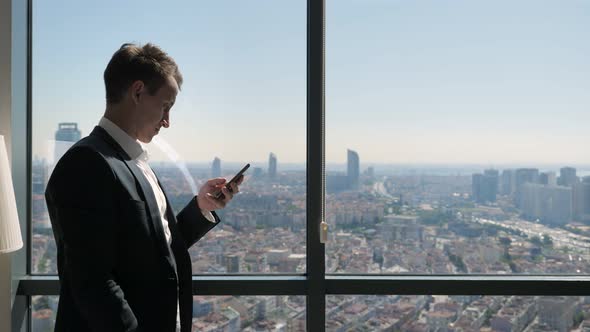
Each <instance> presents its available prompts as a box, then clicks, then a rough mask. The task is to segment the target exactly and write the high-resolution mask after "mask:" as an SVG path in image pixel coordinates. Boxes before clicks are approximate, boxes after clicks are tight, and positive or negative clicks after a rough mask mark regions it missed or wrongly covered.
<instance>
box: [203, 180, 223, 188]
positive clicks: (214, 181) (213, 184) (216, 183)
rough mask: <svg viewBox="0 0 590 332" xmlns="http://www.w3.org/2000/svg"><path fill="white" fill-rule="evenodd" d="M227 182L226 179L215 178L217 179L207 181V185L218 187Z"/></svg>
mask: <svg viewBox="0 0 590 332" xmlns="http://www.w3.org/2000/svg"><path fill="white" fill-rule="evenodd" d="M226 181H227V180H226V179H224V178H215V179H210V180H207V182H206V183H205V184H206V185H207V186H209V187H218V186H220V185H222V184H224V183H225V182H226Z"/></svg>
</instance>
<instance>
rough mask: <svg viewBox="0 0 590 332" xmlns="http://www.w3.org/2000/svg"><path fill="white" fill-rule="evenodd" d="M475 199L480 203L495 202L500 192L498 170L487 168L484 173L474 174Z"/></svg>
mask: <svg viewBox="0 0 590 332" xmlns="http://www.w3.org/2000/svg"><path fill="white" fill-rule="evenodd" d="M471 190H472V196H473V200H474V201H476V202H478V203H493V202H495V201H496V196H497V194H498V171H497V170H495V169H488V170H485V172H484V174H473V176H472V182H471Z"/></svg>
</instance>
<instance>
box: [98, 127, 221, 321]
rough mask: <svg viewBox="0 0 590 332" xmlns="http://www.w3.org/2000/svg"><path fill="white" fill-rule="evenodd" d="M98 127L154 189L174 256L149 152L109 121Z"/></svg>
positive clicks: (163, 198) (209, 216)
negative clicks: (126, 155) (150, 163)
mask: <svg viewBox="0 0 590 332" xmlns="http://www.w3.org/2000/svg"><path fill="white" fill-rule="evenodd" d="M98 125H99V126H100V127H102V128H103V129H104V130H106V131H107V133H108V134H109V135H111V137H113V138H114V139H115V141H116V142H117V143H118V144H119V145H120V146H121V147H122V148H123V150H124V151H125V152H126V153H127V154H128V155H129V157H131V159H132V160H133V162H134V163H135V165H136V166H137V167H139V169H141V172H142V174H143V175H144V176H145V179H146V180H147V181H148V183H149V184H150V186H151V187H152V191H153V192H154V195H155V196H156V202H157V204H158V210H159V212H160V219H161V220H162V228H163V229H164V235H165V236H166V242H167V243H168V250H170V254H171V255H173V256H174V254H173V253H172V249H171V247H170V244H171V243H172V237H171V235H170V227H168V218H166V209H167V204H166V196H164V192H163V191H162V188H160V186H159V185H158V179H157V178H156V175H155V174H154V171H153V170H152V168H151V167H150V165H149V164H148V160H149V154H148V151H147V150H146V149H145V148H144V146H143V144H142V143H141V142H140V141H138V140H136V139H133V138H132V137H131V136H129V135H128V134H127V133H126V132H125V131H124V130H123V129H121V128H119V126H117V125H116V124H114V123H113V122H112V121H110V120H109V119H107V118H105V117H102V118H101V119H100V122H99V123H98ZM201 213H203V216H205V218H207V220H209V221H210V222H213V223H215V222H216V221H215V217H213V214H212V213H211V212H209V211H203V210H201ZM177 287H178V286H177ZM176 331H177V332H179V331H180V305H179V303H178V302H177V304H176Z"/></svg>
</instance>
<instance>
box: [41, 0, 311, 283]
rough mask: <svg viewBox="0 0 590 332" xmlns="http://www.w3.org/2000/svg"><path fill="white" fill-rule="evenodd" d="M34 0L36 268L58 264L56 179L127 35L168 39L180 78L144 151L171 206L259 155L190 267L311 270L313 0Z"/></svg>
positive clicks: (100, 105)
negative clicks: (166, 122) (52, 198)
mask: <svg viewBox="0 0 590 332" xmlns="http://www.w3.org/2000/svg"><path fill="white" fill-rule="evenodd" d="M89 6H90V7H89ZM33 7H34V8H33V13H34V17H33V61H32V62H33V75H32V76H33V82H32V84H33V95H32V104H33V105H32V107H33V119H32V122H33V134H32V136H33V152H32V154H33V174H32V177H33V184H32V187H33V188H32V192H33V195H32V219H33V227H32V232H33V241H32V248H33V255H32V259H33V261H32V267H33V268H32V270H33V272H34V273H41V274H45V273H49V274H54V273H56V246H55V243H54V239H53V233H52V230H51V223H50V221H49V218H48V215H47V207H46V204H45V200H44V196H43V195H44V191H45V186H46V184H47V180H48V178H49V176H50V174H51V172H52V170H53V168H54V165H55V162H56V161H57V160H58V159H59V157H60V156H61V155H62V154H63V153H64V152H65V151H66V150H67V148H68V147H69V146H70V145H72V144H73V143H74V142H75V141H77V140H79V139H80V138H81V137H85V136H87V135H88V134H90V132H91V131H92V130H93V128H94V127H95V126H96V125H97V124H98V122H99V120H100V119H101V117H102V115H103V112H104V110H105V92H104V83H103V76H102V75H103V71H104V69H105V67H106V65H107V63H108V61H109V60H110V58H111V56H112V55H113V53H114V52H115V51H116V50H117V49H118V48H119V47H120V46H121V45H122V44H123V43H126V42H136V43H140V44H145V43H147V42H153V43H155V44H157V45H159V46H161V47H162V48H163V49H164V51H166V52H167V53H168V54H170V55H171V56H172V57H173V58H174V59H175V60H176V62H177V63H178V65H179V68H180V70H181V72H182V74H183V77H184V83H183V85H182V89H181V91H180V93H179V94H178V97H177V100H176V103H175V106H174V107H173V108H172V110H171V113H170V117H171V127H170V129H169V130H163V131H161V133H160V135H158V136H156V138H157V139H156V140H154V142H152V143H151V144H149V145H148V146H147V149H148V150H149V152H150V164H151V166H152V168H153V170H154V171H155V173H156V174H157V175H158V177H159V179H160V180H161V183H162V186H163V187H164V189H165V191H166V193H167V195H168V199H169V201H170V203H171V205H172V207H173V208H174V210H175V212H177V213H178V212H180V209H181V208H182V207H184V206H185V205H186V204H187V203H188V202H189V200H190V198H191V197H193V196H194V195H195V194H196V193H197V192H198V189H199V188H200V186H201V185H202V184H203V183H204V182H205V181H206V180H207V179H210V178H212V177H219V176H221V177H225V178H231V177H232V176H233V175H234V174H235V172H237V171H238V170H239V169H240V168H241V167H242V166H243V165H244V164H246V163H251V164H252V167H251V168H250V169H249V170H248V171H247V172H246V179H245V182H244V184H243V185H242V187H241V188H240V191H241V193H240V194H239V195H238V196H236V197H235V199H234V200H233V201H232V202H231V204H230V205H229V206H228V207H227V208H226V209H224V210H221V211H219V215H220V217H221V219H222V222H221V224H220V225H219V226H217V227H216V228H215V229H214V230H213V231H211V232H210V233H209V234H208V235H207V236H206V237H204V238H203V239H202V240H201V241H200V242H199V243H198V244H197V245H195V246H193V248H192V250H191V254H192V257H193V272H194V273H226V272H228V273H235V272H240V273H245V272H252V273H263V272H305V258H304V257H303V256H302V255H304V253H305V219H306V210H305V208H306V207H305V191H306V168H305V167H306V166H305V165H306V155H305V153H306V95H305V94H306V27H307V25H306V2H305V1H293V2H289V3H280V4H279V3H272V2H268V1H255V2H242V1H232V0H224V1H213V2H208V3H203V2H193V1H172V2H168V3H166V5H165V6H162V4H161V3H157V2H152V3H150V2H149V1H148V2H147V3H146V2H145V1H126V2H125V3H121V2H119V1H113V0H109V1H106V2H104V1H103V2H101V3H100V5H89V4H88V3H81V2H78V1H71V0H60V1H58V2H51V3H49V2H46V1H34V4H33ZM228 22H231V24H229V23H228ZM236 27H240V28H236ZM99 31H100V33H98V32H99ZM105 36H109V37H108V38H105ZM214 160H218V162H214ZM214 164H215V165H214ZM89 190H91V188H89Z"/></svg>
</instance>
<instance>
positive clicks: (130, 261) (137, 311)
mask: <svg viewBox="0 0 590 332" xmlns="http://www.w3.org/2000/svg"><path fill="white" fill-rule="evenodd" d="M45 198H46V201H47V207H48V210H49V216H50V218H51V224H52V226H53V233H54V236H55V240H56V243H57V266H58V272H59V280H60V285H61V288H60V298H59V306H58V311H57V321H56V324H55V331H57V332H60V331H72V332H83V331H101V332H118V331H138V332H144V331H154V332H156V331H157V332H168V331H170V332H172V331H174V330H175V325H176V304H177V294H178V296H179V302H180V318H181V327H182V332H189V331H191V327H192V303H193V302H192V277H191V276H192V267H191V260H190V257H189V253H188V248H189V247H190V246H192V245H193V244H194V243H195V242H197V241H198V240H199V239H200V238H201V237H202V236H203V235H205V234H206V233H207V232H208V231H209V230H211V229H212V228H213V227H215V225H217V223H212V222H210V221H208V220H207V219H206V218H205V217H204V216H203V215H202V214H201V211H200V209H199V208H198V206H197V201H196V197H195V198H193V199H192V200H191V201H190V202H189V203H188V205H187V206H186V207H185V208H184V209H183V210H182V211H181V212H180V213H179V214H178V215H176V216H175V215H174V213H173V212H172V210H171V207H170V203H168V210H167V211H166V216H167V219H168V223H169V227H170V232H171V235H172V244H171V248H172V252H173V255H171V254H170V250H169V249H168V246H167V244H166V240H165V236H164V230H163V227H162V220H161V216H160V213H159V210H158V206H157V203H156V198H155V196H154V193H153V191H152V189H151V187H150V185H149V183H148V181H147V179H145V177H144V176H143V173H142V172H141V170H140V169H139V168H138V167H137V166H136V165H135V164H134V162H133V161H132V160H131V158H130V157H129V155H127V153H125V151H124V150H123V149H122V148H121V146H119V144H117V143H116V141H115V140H114V139H113V138H112V137H111V136H110V135H109V134H108V133H107V132H106V131H105V130H104V129H103V128H101V127H98V126H97V127H95V128H94V130H93V131H92V133H91V134H90V135H89V136H88V137H85V138H83V139H82V140H80V141H79V142H78V143H76V144H75V145H74V146H72V148H70V149H69V150H68V152H66V154H65V155H64V156H63V157H62V158H61V159H60V161H59V162H58V164H57V165H56V167H55V169H54V171H53V173H52V175H51V178H50V180H49V183H48V185H47V190H46V192H45ZM166 201H167V202H168V199H166ZM214 216H215V219H216V221H217V222H219V218H218V216H217V215H215V214H214ZM177 286H178V292H177Z"/></svg>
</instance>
